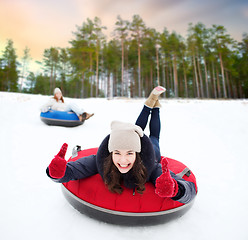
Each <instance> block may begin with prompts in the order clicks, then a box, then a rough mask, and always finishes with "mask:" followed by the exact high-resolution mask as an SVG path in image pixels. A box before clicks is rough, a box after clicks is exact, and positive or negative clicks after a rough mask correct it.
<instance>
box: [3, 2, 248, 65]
mask: <svg viewBox="0 0 248 240" xmlns="http://www.w3.org/2000/svg"><path fill="white" fill-rule="evenodd" d="M135 14H138V15H140V17H141V18H142V19H143V21H144V22H145V24H146V26H147V27H151V28H155V29H156V30H157V31H160V32H162V31H163V29H164V27H166V28H167V29H168V30H169V32H172V31H176V32H177V33H178V34H181V35H182V36H183V37H186V34H187V29H188V24H189V23H190V22H192V23H193V24H196V23H197V22H202V23H203V24H205V25H206V27H211V26H212V24H217V25H223V26H224V27H225V28H226V29H227V33H228V34H230V35H231V37H232V38H234V39H235V40H238V41H241V39H242V34H243V33H245V32H247V33H248V0H0V51H1V52H0V56H1V55H2V52H3V50H4V49H5V47H6V43H7V39H12V40H13V42H14V47H15V49H16V52H17V54H18V56H19V57H21V56H22V55H23V50H24V48H25V46H27V47H28V48H30V54H31V57H32V59H33V60H42V56H43V52H44V50H45V49H47V48H50V47H67V46H69V43H68V42H69V41H70V40H71V39H72V38H73V34H72V32H75V31H76V26H81V25H82V23H83V22H85V21H86V19H87V18H90V19H92V20H93V19H94V17H95V16H97V17H99V18H100V19H101V21H102V25H103V26H106V27H107V30H104V33H105V34H106V35H107V36H111V32H113V29H114V28H115V22H116V21H117V16H118V15H120V16H121V17H122V19H124V20H129V21H131V20H132V16H133V15H135Z"/></svg>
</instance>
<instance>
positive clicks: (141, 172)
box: [103, 152, 147, 194]
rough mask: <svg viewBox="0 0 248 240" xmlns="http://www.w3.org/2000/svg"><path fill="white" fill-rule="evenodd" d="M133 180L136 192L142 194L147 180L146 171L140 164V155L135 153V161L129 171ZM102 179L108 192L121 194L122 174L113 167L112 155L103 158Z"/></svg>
mask: <svg viewBox="0 0 248 240" xmlns="http://www.w3.org/2000/svg"><path fill="white" fill-rule="evenodd" d="M129 171H130V172H131V174H132V175H133V177H134V179H135V185H136V187H137V192H138V193H140V194H142V193H143V191H144V190H145V183H146V179H147V170H146V167H145V166H144V164H143V163H142V160H141V157H140V154H139V153H137V152H136V159H135V162H134V165H133V167H132V169H130V170H129ZM103 177H104V182H105V184H106V185H107V187H108V189H109V191H110V192H113V193H119V194H121V193H122V192H123V188H122V187H121V184H122V173H121V172H120V171H119V170H118V168H117V167H116V166H115V165H114V163H113V159H112V153H110V154H109V156H108V157H106V158H105V161H104V165H103Z"/></svg>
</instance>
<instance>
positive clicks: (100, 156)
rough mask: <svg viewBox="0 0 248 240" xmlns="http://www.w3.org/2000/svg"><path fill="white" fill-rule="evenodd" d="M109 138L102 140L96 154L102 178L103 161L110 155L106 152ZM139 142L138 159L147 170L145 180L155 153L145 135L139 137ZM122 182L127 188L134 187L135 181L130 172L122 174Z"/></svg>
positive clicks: (152, 166) (151, 166)
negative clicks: (139, 158)
mask: <svg viewBox="0 0 248 240" xmlns="http://www.w3.org/2000/svg"><path fill="white" fill-rule="evenodd" d="M109 137H110V135H108V136H106V137H105V138H104V140H103V141H102V143H101V145H100V146H99V148H98V151H97V154H96V164H97V168H98V172H99V174H100V175H101V177H102V178H103V165H104V160H105V158H106V157H108V156H109V154H110V152H109V150H108V142H109ZM140 141H141V152H140V157H141V160H142V162H143V164H144V166H145V167H146V170H147V179H149V178H150V175H151V172H152V170H153V168H154V165H155V152H154V149H153V145H152V143H151V141H150V139H149V138H148V137H147V136H146V135H144V136H143V137H141V138H140ZM123 180H124V185H125V186H126V187H128V188H134V187H135V179H134V176H132V173H131V170H130V171H129V172H127V173H125V174H123Z"/></svg>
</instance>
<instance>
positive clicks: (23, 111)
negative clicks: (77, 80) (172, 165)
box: [0, 92, 248, 240]
mask: <svg viewBox="0 0 248 240" xmlns="http://www.w3.org/2000/svg"><path fill="white" fill-rule="evenodd" d="M48 98H49V96H41V95H28V94H19V93H6V92H0V146H1V152H0V154H1V160H0V161H1V183H0V184H1V196H0V238H1V239H3V240H6V239H7V240H8V239H25V240H28V239H32V240H33V239H48V240H50V239H53V240H54V239H60V240H62V239H85V240H87V239H101V240H103V239H107V240H112V239H115V240H116V239H125V240H126V239H129V240H131V239H136V240H137V239H142V240H143V239H147V240H148V239H149V240H150V239H156V240H160V239H173V240H177V239H179V240H182V239H195V240H202V239H206V240H210V239H211V240H212V239H218V240H219V239H225V240H227V239H237V240H247V239H248V230H247V216H248V202H247V199H248V182H247V176H248V157H247V145H248V100H230V101H229V100H222V101H221V100H219V101H217V100H162V101H161V102H162V105H163V107H162V109H161V119H162V132H161V150H162V155H165V156H168V157H171V158H174V159H177V160H179V161H181V162H183V163H184V164H186V165H187V166H188V167H190V168H191V170H192V171H193V172H194V174H195V176H196V178H197V183H198V187H199V193H198V195H197V197H196V200H195V203H194V205H193V206H192V208H191V209H190V210H189V211H188V212H187V213H186V214H185V215H183V216H182V217H181V218H178V219H176V220H173V221H171V222H169V223H166V224H162V225H157V226H149V227H123V226H115V225H111V224H106V223H103V222H99V221H97V220H95V219H91V218H89V217H87V216H84V215H82V214H80V213H79V212H78V211H76V210H75V209H74V208H73V207H72V206H71V205H70V204H69V203H68V202H67V201H66V199H65V198H64V196H63V194H62V192H61V187H60V185H59V184H56V183H54V182H52V181H51V180H50V179H49V178H48V177H47V176H46V174H45V169H46V167H47V166H48V164H49V163H50V161H51V159H52V158H53V156H54V155H55V154H57V152H58V151H59V149H60V147H61V145H62V144H63V143H64V142H67V143H68V144H69V147H68V151H67V154H66V159H68V158H69V157H70V155H71V150H72V148H73V147H74V146H75V145H81V146H82V148H91V147H97V146H98V145H99V144H100V143H101V141H102V139H103V138H104V137H105V136H106V135H107V134H108V133H109V131H110V122H111V121H112V120H121V121H126V122H134V121H135V120H136V117H137V116H138V114H139V111H140V110H141V109H142V105H143V102H144V99H134V100H133V99H132V100H131V99H113V100H107V99H69V98H65V100H66V101H73V102H75V103H77V104H78V105H80V106H82V107H84V108H85V110H87V111H88V112H94V113H95V116H94V117H92V118H91V119H90V120H88V121H86V122H85V124H83V125H82V126H79V127H75V128H65V127H54V126H47V125H45V124H44V123H43V122H41V120H40V117H39V114H40V112H39V108H40V106H41V105H42V104H43V103H45V101H47V100H48ZM151 204H152V203H151Z"/></svg>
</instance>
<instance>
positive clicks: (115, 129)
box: [108, 121, 144, 152]
mask: <svg viewBox="0 0 248 240" xmlns="http://www.w3.org/2000/svg"><path fill="white" fill-rule="evenodd" d="M111 130H112V131H111V133H110V137H109V142H108V150H109V152H113V151H114V150H119V149H125V150H132V151H134V152H140V151H141V143H140V138H141V137H143V135H144V133H143V130H142V129H141V127H139V126H137V125H134V124H131V123H124V122H119V121H113V122H112V123H111Z"/></svg>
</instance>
